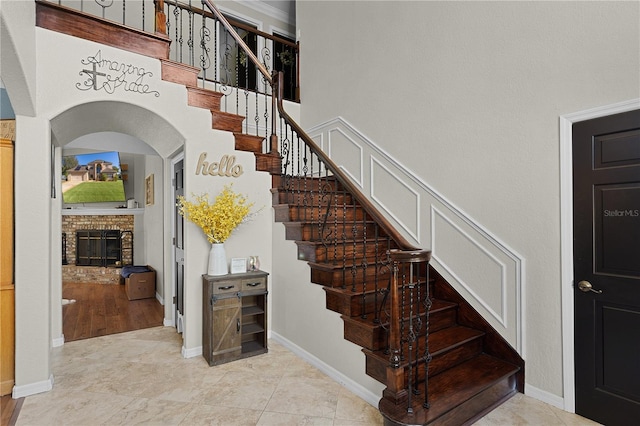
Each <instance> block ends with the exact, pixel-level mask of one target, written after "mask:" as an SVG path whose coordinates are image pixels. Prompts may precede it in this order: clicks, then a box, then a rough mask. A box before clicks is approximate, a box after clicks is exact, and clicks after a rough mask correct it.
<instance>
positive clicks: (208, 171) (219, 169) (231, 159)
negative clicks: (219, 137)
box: [196, 152, 244, 178]
mask: <svg viewBox="0 0 640 426" xmlns="http://www.w3.org/2000/svg"><path fill="white" fill-rule="evenodd" d="M205 158H207V153H206V152H203V153H202V154H200V158H198V165H197V166H196V175H199V174H203V175H209V176H222V177H235V178H237V177H239V176H240V175H242V173H244V171H243V170H242V165H240V164H236V156H235V155H226V154H225V155H223V156H222V158H221V159H220V161H218V162H212V163H209V162H208V161H205Z"/></svg>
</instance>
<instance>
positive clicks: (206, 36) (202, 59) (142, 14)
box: [51, 0, 300, 102]
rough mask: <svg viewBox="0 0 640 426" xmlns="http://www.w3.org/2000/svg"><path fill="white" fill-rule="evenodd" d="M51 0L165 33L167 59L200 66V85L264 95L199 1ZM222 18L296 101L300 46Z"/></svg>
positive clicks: (230, 41)
mask: <svg viewBox="0 0 640 426" xmlns="http://www.w3.org/2000/svg"><path fill="white" fill-rule="evenodd" d="M51 1H52V2H53V3H57V4H59V5H62V6H66V7H70V8H73V9H76V10H80V11H82V12H84V13H87V14H91V15H94V16H98V17H100V18H102V19H105V20H110V21H113V22H117V23H119V24H123V25H126V26H128V27H133V28H136V29H139V30H142V31H145V32H149V33H156V34H165V35H167V36H168V37H169V39H170V40H171V46H170V53H169V54H170V57H169V59H171V60H173V61H176V62H181V63H184V64H186V65H190V66H193V67H196V68H200V74H199V78H200V79H201V80H202V81H203V82H204V84H203V85H204V86H207V85H213V87H212V88H213V89H214V90H219V91H221V92H223V93H225V94H226V95H230V94H231V92H232V91H233V90H232V88H234V87H237V88H241V89H245V90H248V91H250V92H257V93H264V94H268V93H269V90H270V89H269V88H268V86H269V85H268V84H267V85H265V82H264V81H262V76H261V75H260V72H259V71H258V70H256V69H255V68H254V67H253V66H252V65H251V64H249V63H248V59H247V55H246V53H245V52H244V51H243V50H242V49H241V48H240V47H239V45H238V41H237V40H236V39H235V38H234V37H233V36H232V35H231V32H230V31H229V30H228V29H227V28H225V27H224V26H223V25H221V24H220V21H219V19H218V18H217V17H216V16H215V15H214V14H213V13H211V11H210V10H209V9H208V8H207V7H206V6H203V4H204V3H203V2H201V1H192V0H188V1H179V0H135V1H132V0H129V1H126V0H51ZM225 18H226V19H227V21H228V22H229V23H230V24H231V26H232V28H233V31H234V32H235V33H237V34H239V35H240V37H241V39H242V40H243V41H244V42H245V43H246V44H247V46H248V47H249V48H250V49H251V51H252V52H253V54H254V55H256V57H258V58H259V61H260V63H261V64H262V65H263V66H264V67H265V69H266V70H268V72H269V73H270V72H271V71H273V70H275V71H282V72H283V74H284V81H285V82H284V87H283V93H284V98H285V99H286V100H289V101H296V102H297V101H299V99H300V87H299V81H300V79H299V77H298V72H299V67H298V64H299V44H298V43H297V42H295V41H293V40H291V39H288V38H286V37H284V36H279V35H274V34H268V33H265V32H263V31H260V30H258V29H257V28H256V27H254V26H251V25H250V24H247V23H243V22H239V21H237V20H234V19H232V18H229V17H226V16H225Z"/></svg>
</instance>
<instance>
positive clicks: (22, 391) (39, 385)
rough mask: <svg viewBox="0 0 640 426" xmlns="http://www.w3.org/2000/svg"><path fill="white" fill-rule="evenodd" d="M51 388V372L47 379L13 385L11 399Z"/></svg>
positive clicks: (47, 390)
mask: <svg viewBox="0 0 640 426" xmlns="http://www.w3.org/2000/svg"><path fill="white" fill-rule="evenodd" d="M51 389H53V374H52V375H51V376H49V380H43V381H41V382H35V383H29V384H28V385H20V386H17V385H16V386H14V387H13V392H12V393H11V397H12V398H13V399H17V398H23V397H25V396H31V395H35V394H38V393H42V392H49V391H50V390H51Z"/></svg>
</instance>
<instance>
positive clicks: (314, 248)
mask: <svg viewBox="0 0 640 426" xmlns="http://www.w3.org/2000/svg"><path fill="white" fill-rule="evenodd" d="M297 244H298V260H305V261H307V262H327V261H328V262H333V261H334V260H335V261H338V262H342V261H343V259H346V260H348V261H350V262H353V261H354V260H355V263H356V264H357V263H362V257H363V256H366V258H367V263H376V261H377V262H378V263H379V262H381V261H382V259H385V258H386V254H384V255H383V254H382V253H380V252H377V253H376V248H375V245H374V244H367V245H366V247H365V245H364V244H363V243H356V245H355V247H354V245H353V243H351V242H346V243H345V244H341V243H338V245H335V246H334V245H330V246H328V247H324V246H323V245H321V244H303V243H300V242H297ZM354 254H355V256H354ZM376 256H377V257H376ZM383 256H384V258H383Z"/></svg>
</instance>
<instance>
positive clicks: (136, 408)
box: [100, 398, 193, 426]
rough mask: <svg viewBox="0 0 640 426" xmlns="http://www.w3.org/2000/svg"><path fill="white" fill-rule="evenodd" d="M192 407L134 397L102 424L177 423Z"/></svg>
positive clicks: (111, 425) (112, 425)
mask: <svg viewBox="0 0 640 426" xmlns="http://www.w3.org/2000/svg"><path fill="white" fill-rule="evenodd" d="M192 409H193V405H192V404H184V403H180V402H173V401H161V400H157V399H148V398H136V399H134V400H133V401H132V402H131V403H130V404H128V405H127V406H126V407H124V408H123V409H121V410H118V411H117V412H115V414H113V415H112V416H110V417H108V418H106V419H105V420H103V421H102V422H100V424H102V425H109V426H115V425H133V424H147V425H177V424H180V422H181V421H182V420H184V418H185V417H186V416H187V415H188V414H189V412H190V411H191V410H192Z"/></svg>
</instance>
